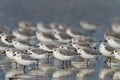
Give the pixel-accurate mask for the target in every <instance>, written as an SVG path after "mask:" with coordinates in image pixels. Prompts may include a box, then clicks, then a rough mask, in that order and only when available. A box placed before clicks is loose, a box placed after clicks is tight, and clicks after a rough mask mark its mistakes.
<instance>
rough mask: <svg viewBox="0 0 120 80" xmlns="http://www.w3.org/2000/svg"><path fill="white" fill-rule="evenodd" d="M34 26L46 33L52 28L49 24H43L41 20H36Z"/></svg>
mask: <svg viewBox="0 0 120 80" xmlns="http://www.w3.org/2000/svg"><path fill="white" fill-rule="evenodd" d="M36 26H37V29H38V31H41V32H46V33H50V32H52V28H51V27H50V25H49V24H45V23H43V22H38V23H37V24H36Z"/></svg>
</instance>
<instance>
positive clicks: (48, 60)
mask: <svg viewBox="0 0 120 80" xmlns="http://www.w3.org/2000/svg"><path fill="white" fill-rule="evenodd" d="M49 58H50V55H49V54H48V58H47V62H48V63H49Z"/></svg>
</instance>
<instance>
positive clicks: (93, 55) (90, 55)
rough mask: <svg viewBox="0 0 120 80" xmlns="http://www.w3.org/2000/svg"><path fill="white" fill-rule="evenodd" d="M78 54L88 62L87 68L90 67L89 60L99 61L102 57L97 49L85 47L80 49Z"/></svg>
mask: <svg viewBox="0 0 120 80" xmlns="http://www.w3.org/2000/svg"><path fill="white" fill-rule="evenodd" d="M77 52H78V53H79V54H80V56H81V57H82V58H84V59H86V60H87V66H88V65H89V63H88V62H89V60H92V59H96V60H98V58H99V56H100V52H99V51H97V50H95V49H90V48H85V47H78V48H77Z"/></svg>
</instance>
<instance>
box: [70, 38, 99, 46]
mask: <svg viewBox="0 0 120 80" xmlns="http://www.w3.org/2000/svg"><path fill="white" fill-rule="evenodd" d="M72 42H77V43H81V42H83V43H87V44H89V45H90V46H91V47H96V45H97V44H98V43H99V41H98V40H97V39H96V38H94V37H89V36H79V37H76V38H72Z"/></svg>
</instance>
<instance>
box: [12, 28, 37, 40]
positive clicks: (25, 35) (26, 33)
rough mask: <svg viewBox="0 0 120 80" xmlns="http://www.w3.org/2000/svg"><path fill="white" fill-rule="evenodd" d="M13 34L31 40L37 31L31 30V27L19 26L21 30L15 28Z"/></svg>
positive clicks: (21, 38)
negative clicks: (23, 27) (22, 27)
mask: <svg viewBox="0 0 120 80" xmlns="http://www.w3.org/2000/svg"><path fill="white" fill-rule="evenodd" d="M12 34H13V35H14V36H15V37H16V38H18V39H20V40H25V41H27V40H29V39H31V38H35V31H33V30H30V29H21V28H19V30H13V31H12Z"/></svg>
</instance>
